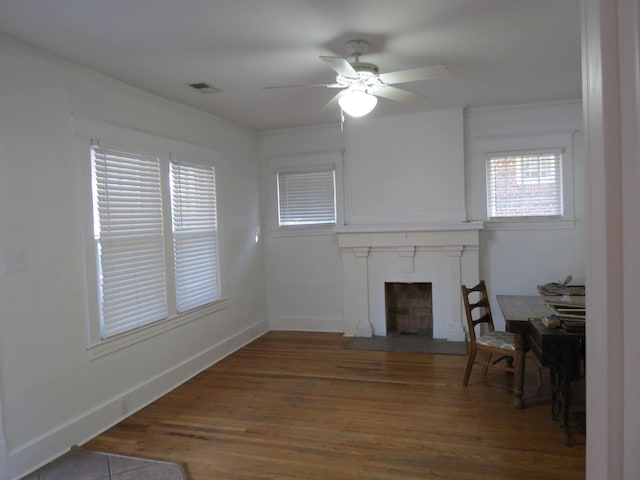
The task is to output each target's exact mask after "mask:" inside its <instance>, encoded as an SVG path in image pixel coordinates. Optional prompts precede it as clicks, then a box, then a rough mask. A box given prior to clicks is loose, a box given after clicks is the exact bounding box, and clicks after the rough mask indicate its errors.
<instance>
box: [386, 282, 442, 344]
mask: <svg viewBox="0 0 640 480" xmlns="http://www.w3.org/2000/svg"><path fill="white" fill-rule="evenodd" d="M384 302H385V318H386V326H387V335H392V334H406V335H422V336H426V337H429V338H433V309H432V306H431V283H428V282H416V283H413V282H411V283H406V282H385V284H384Z"/></svg>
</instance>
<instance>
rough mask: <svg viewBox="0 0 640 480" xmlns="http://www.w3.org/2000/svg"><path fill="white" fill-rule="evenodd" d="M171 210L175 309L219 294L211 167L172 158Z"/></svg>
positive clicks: (183, 309)
mask: <svg viewBox="0 0 640 480" xmlns="http://www.w3.org/2000/svg"><path fill="white" fill-rule="evenodd" d="M171 214H172V225H173V249H174V262H175V272H176V304H177V310H178V312H184V311H186V310H189V309H191V308H194V307H198V306H200V305H204V304H206V303H209V302H213V301H215V300H217V299H219V298H220V293H219V286H218V242H217V219H216V179H215V171H214V169H213V167H208V166H201V165H190V164H184V163H175V162H171Z"/></svg>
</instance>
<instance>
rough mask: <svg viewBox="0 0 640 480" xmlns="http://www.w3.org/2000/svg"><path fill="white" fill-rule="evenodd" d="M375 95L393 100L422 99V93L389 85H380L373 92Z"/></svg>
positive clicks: (413, 100) (408, 101) (410, 100)
mask: <svg viewBox="0 0 640 480" xmlns="http://www.w3.org/2000/svg"><path fill="white" fill-rule="evenodd" d="M374 95H375V96H376V97H382V98H388V99H389V100H395V101H396V102H406V103H410V102H417V101H420V100H424V99H425V97H424V95H418V94H417V93H413V92H409V91H407V90H403V89H401V88H397V87H391V86H389V85H387V86H385V87H380V88H378V89H376V91H375V92H374Z"/></svg>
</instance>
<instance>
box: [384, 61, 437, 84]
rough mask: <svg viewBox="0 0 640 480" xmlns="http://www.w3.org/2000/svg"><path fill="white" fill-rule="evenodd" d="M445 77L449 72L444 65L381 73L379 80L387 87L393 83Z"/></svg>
mask: <svg viewBox="0 0 640 480" xmlns="http://www.w3.org/2000/svg"><path fill="white" fill-rule="evenodd" d="M447 75H449V70H447V67H445V66H444V65H431V66H430V67H422V68H413V69H411V70H399V71H397V72H389V73H381V74H380V75H379V78H380V80H382V81H383V82H384V83H386V84H387V85H393V84H394V83H407V82H417V81H419V80H429V79H431V78H439V77H446V76H447Z"/></svg>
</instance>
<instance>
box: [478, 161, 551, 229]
mask: <svg viewBox="0 0 640 480" xmlns="http://www.w3.org/2000/svg"><path fill="white" fill-rule="evenodd" d="M487 168H488V172H487V207H488V216H489V218H496V217H531V216H561V215H562V213H563V210H562V173H561V172H562V168H561V155H560V153H544V154H527V155H515V154H514V155H492V156H490V157H489V158H488V161H487Z"/></svg>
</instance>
